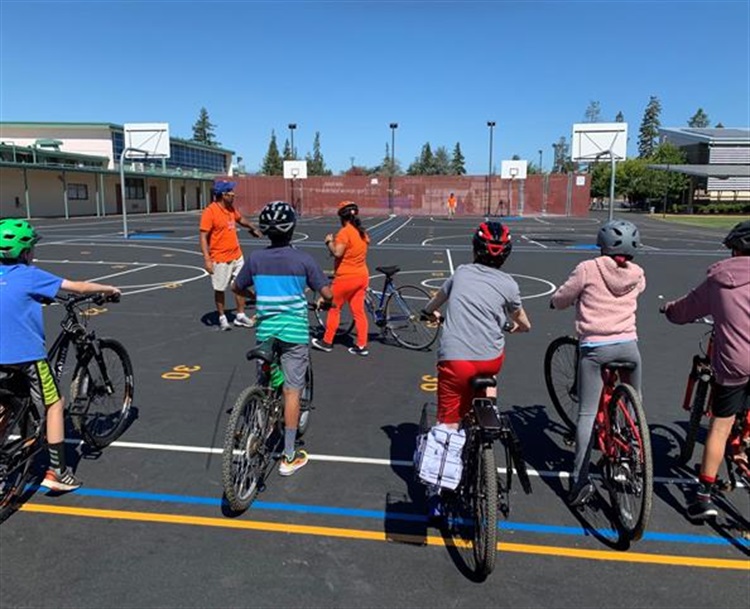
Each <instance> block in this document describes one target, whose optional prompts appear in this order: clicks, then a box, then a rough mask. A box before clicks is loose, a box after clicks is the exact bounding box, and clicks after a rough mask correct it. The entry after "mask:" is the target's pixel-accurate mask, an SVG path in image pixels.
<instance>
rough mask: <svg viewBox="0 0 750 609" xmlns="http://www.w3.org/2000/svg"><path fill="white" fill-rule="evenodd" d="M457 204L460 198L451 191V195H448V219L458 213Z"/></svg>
mask: <svg viewBox="0 0 750 609" xmlns="http://www.w3.org/2000/svg"><path fill="white" fill-rule="evenodd" d="M457 205H458V200H457V199H456V195H454V194H453V193H451V196H450V197H448V220H452V219H453V216H455V215H456V206H457Z"/></svg>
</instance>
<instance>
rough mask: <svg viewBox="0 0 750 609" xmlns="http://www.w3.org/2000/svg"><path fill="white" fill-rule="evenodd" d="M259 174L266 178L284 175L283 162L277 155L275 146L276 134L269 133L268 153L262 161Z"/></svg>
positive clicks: (273, 132) (276, 146)
mask: <svg viewBox="0 0 750 609" xmlns="http://www.w3.org/2000/svg"><path fill="white" fill-rule="evenodd" d="M260 172H261V173H262V174H263V175H266V176H281V175H284V162H283V161H282V159H281V155H280V154H279V147H278V145H277V144H276V132H275V131H271V141H270V142H269V144H268V152H266V156H265V157H264V159H263V165H262V166H261V169H260Z"/></svg>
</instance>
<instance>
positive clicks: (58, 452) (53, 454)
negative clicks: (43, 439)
mask: <svg viewBox="0 0 750 609" xmlns="http://www.w3.org/2000/svg"><path fill="white" fill-rule="evenodd" d="M48 449H49V466H50V468H51V469H53V470H55V471H56V472H57V473H61V472H63V471H65V443H64V442H56V443H55V444H50V445H49V446H48Z"/></svg>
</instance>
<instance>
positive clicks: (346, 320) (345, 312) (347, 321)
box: [315, 304, 354, 337]
mask: <svg viewBox="0 0 750 609" xmlns="http://www.w3.org/2000/svg"><path fill="white" fill-rule="evenodd" d="M339 313H340V318H339V326H338V328H336V334H335V336H337V337H341V336H346V335H348V334H351V332H352V330H354V318H353V317H352V310H351V307H350V306H349V305H348V304H343V305H342V306H341V307H340V308H339ZM328 314H329V312H328V311H323V310H321V309H315V319H316V321H317V322H318V328H317V332H318V334H319V335H320V336H321V337H322V336H323V334H325V331H326V322H327V321H328Z"/></svg>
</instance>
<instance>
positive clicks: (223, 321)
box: [219, 315, 232, 331]
mask: <svg viewBox="0 0 750 609" xmlns="http://www.w3.org/2000/svg"><path fill="white" fill-rule="evenodd" d="M231 329H232V326H230V325H229V321H228V320H227V316H226V315H220V316H219V330H222V331H226V330H231Z"/></svg>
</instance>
